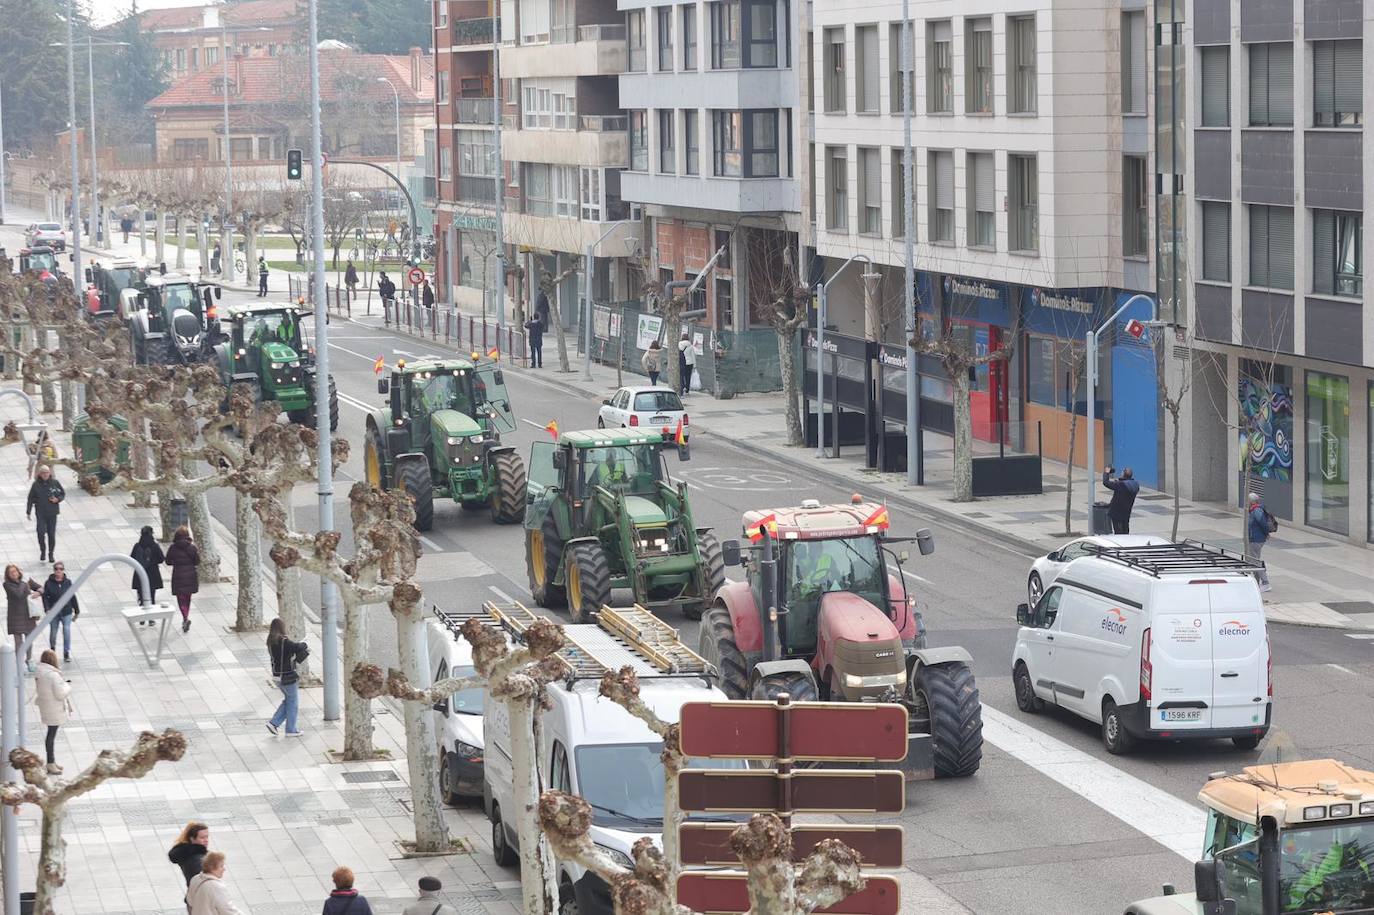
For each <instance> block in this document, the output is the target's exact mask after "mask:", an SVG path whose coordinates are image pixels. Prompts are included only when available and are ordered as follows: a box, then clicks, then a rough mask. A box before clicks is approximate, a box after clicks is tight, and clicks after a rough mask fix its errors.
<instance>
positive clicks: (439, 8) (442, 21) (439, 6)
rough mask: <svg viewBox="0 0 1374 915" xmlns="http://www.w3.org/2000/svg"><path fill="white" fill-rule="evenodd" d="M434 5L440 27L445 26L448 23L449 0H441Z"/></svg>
mask: <svg viewBox="0 0 1374 915" xmlns="http://www.w3.org/2000/svg"><path fill="white" fill-rule="evenodd" d="M434 6H435V10H434V15H435V16H437V17H438V19H439V21H438V23H437V25H438V27H439V28H443V27H444V26H446V25H448V0H439V2H438V3H436V4H434Z"/></svg>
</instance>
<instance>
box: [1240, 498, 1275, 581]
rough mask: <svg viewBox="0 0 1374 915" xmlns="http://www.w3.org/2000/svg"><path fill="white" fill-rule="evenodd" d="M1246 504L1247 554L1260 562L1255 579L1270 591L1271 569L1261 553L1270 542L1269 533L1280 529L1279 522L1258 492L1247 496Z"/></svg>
mask: <svg viewBox="0 0 1374 915" xmlns="http://www.w3.org/2000/svg"><path fill="white" fill-rule="evenodd" d="M1245 504H1246V507H1247V511H1246V521H1245V555H1246V557H1247V558H1249V559H1253V560H1254V561H1255V562H1256V563H1258V564H1260V569H1259V571H1257V572H1256V573H1255V580H1256V581H1258V582H1259V588H1260V590H1261V591H1268V590H1269V587H1270V586H1269V570H1268V569H1265V568H1264V567H1263V560H1261V559H1260V554H1261V553H1263V552H1264V545H1265V544H1266V543H1268V542H1269V535H1270V534H1273V533H1275V532H1276V531H1278V529H1279V522H1278V521H1277V519H1275V518H1274V516H1273V515H1271V514H1269V509H1267V508H1265V507H1264V502H1263V501H1262V500H1261V499H1260V497H1259V494H1258V493H1253V492H1252V493H1250V494H1249V495H1248V496H1246V497H1245Z"/></svg>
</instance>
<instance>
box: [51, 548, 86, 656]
mask: <svg viewBox="0 0 1374 915" xmlns="http://www.w3.org/2000/svg"><path fill="white" fill-rule="evenodd" d="M71 589H72V580H71V579H70V578H68V577H67V567H66V566H65V565H63V564H62V563H61V562H57V563H54V564H53V567H52V574H51V575H49V576H48V580H47V581H45V582H44V583H43V609H44V610H45V611H46V610H51V609H52V608H53V607H54V606H55V605H56V604H57V602H58V601H59V600H61V599H62V595H64V594H66V593H67V592H68V591H70V590H71ZM80 615H81V608H80V607H78V606H77V605H76V595H75V594H73V595H72V598H71V600H69V601H67V605H66V606H65V607H63V608H62V612H61V613H59V614H58V615H57V616H56V617H54V618H53V621H52V622H51V623H49V624H48V647H49V648H51V649H52V650H53V651H56V650H57V626H58V624H59V623H60V624H61V625H62V660H63V661H70V660H71V659H72V620H74V619H76V618H77V617H78V616H80Z"/></svg>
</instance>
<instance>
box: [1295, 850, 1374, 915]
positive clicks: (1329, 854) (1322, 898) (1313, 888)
mask: <svg viewBox="0 0 1374 915" xmlns="http://www.w3.org/2000/svg"><path fill="white" fill-rule="evenodd" d="M1361 851H1362V850H1361V846H1360V843H1359V842H1358V841H1352V842H1343V841H1341V837H1340V833H1339V832H1338V833H1337V834H1336V836H1334V837H1333V838H1332V841H1331V847H1330V848H1329V849H1327V851H1326V853H1325V854H1319V853H1318V852H1316V851H1311V850H1309V851H1307V852H1306V853H1304V854H1302V855H1301V856H1300V859H1299V862H1296V863H1298V864H1299V866H1300V867H1301V868H1302V875H1301V876H1300V877H1298V879H1297V880H1295V881H1294V882H1293V884H1292V886H1291V888H1290V889H1289V891H1288V902H1289V906H1290V907H1291V908H1294V909H1300V908H1307V907H1308V906H1311V905H1328V904H1330V903H1331V902H1332V901H1333V900H1334V895H1335V894H1333V893H1332V892H1331V891H1330V888H1328V887H1326V886H1325V884H1326V881H1327V878H1329V877H1333V876H1335V875H1336V874H1339V873H1341V872H1342V871H1347V872H1353V871H1358V872H1359V874H1360V876H1361V878H1362V880H1361V885H1362V886H1364V887H1368V886H1369V885H1370V874H1369V871H1370V868H1369V863H1368V862H1366V861H1365V860H1364V857H1363V855H1362V853H1361ZM1288 855H1289V850H1288V849H1285V850H1284V856H1285V857H1288ZM1309 897H1311V898H1309Z"/></svg>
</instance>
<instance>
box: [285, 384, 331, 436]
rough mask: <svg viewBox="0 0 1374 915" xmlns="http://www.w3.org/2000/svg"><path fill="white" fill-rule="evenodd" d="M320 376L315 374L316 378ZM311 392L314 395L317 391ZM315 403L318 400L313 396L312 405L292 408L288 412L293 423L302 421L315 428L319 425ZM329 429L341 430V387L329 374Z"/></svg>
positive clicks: (301, 422) (288, 416) (303, 423)
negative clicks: (296, 408) (297, 408)
mask: <svg viewBox="0 0 1374 915" xmlns="http://www.w3.org/2000/svg"><path fill="white" fill-rule="evenodd" d="M319 377H320V376H318V375H316V376H315V378H316V379H318V378H319ZM311 394H312V395H314V394H315V392H314V391H312V392H311ZM315 403H316V401H315V400H314V397H313V396H312V398H311V403H310V406H308V407H306V408H305V409H303V410H292V411H291V412H290V413H288V414H287V418H288V419H290V420H291V421H292V422H293V423H300V424H301V425H303V426H307V427H309V428H311V429H314V428H315V427H316V426H317V425H318V423H317V422H316V419H317V418H318V417H319V414H318V413H316V412H315V409H316V407H315ZM329 431H330V433H331V434H332V433H334V432H338V431H339V389H338V386H337V385H335V384H334V376H333V375H330V376H329Z"/></svg>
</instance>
